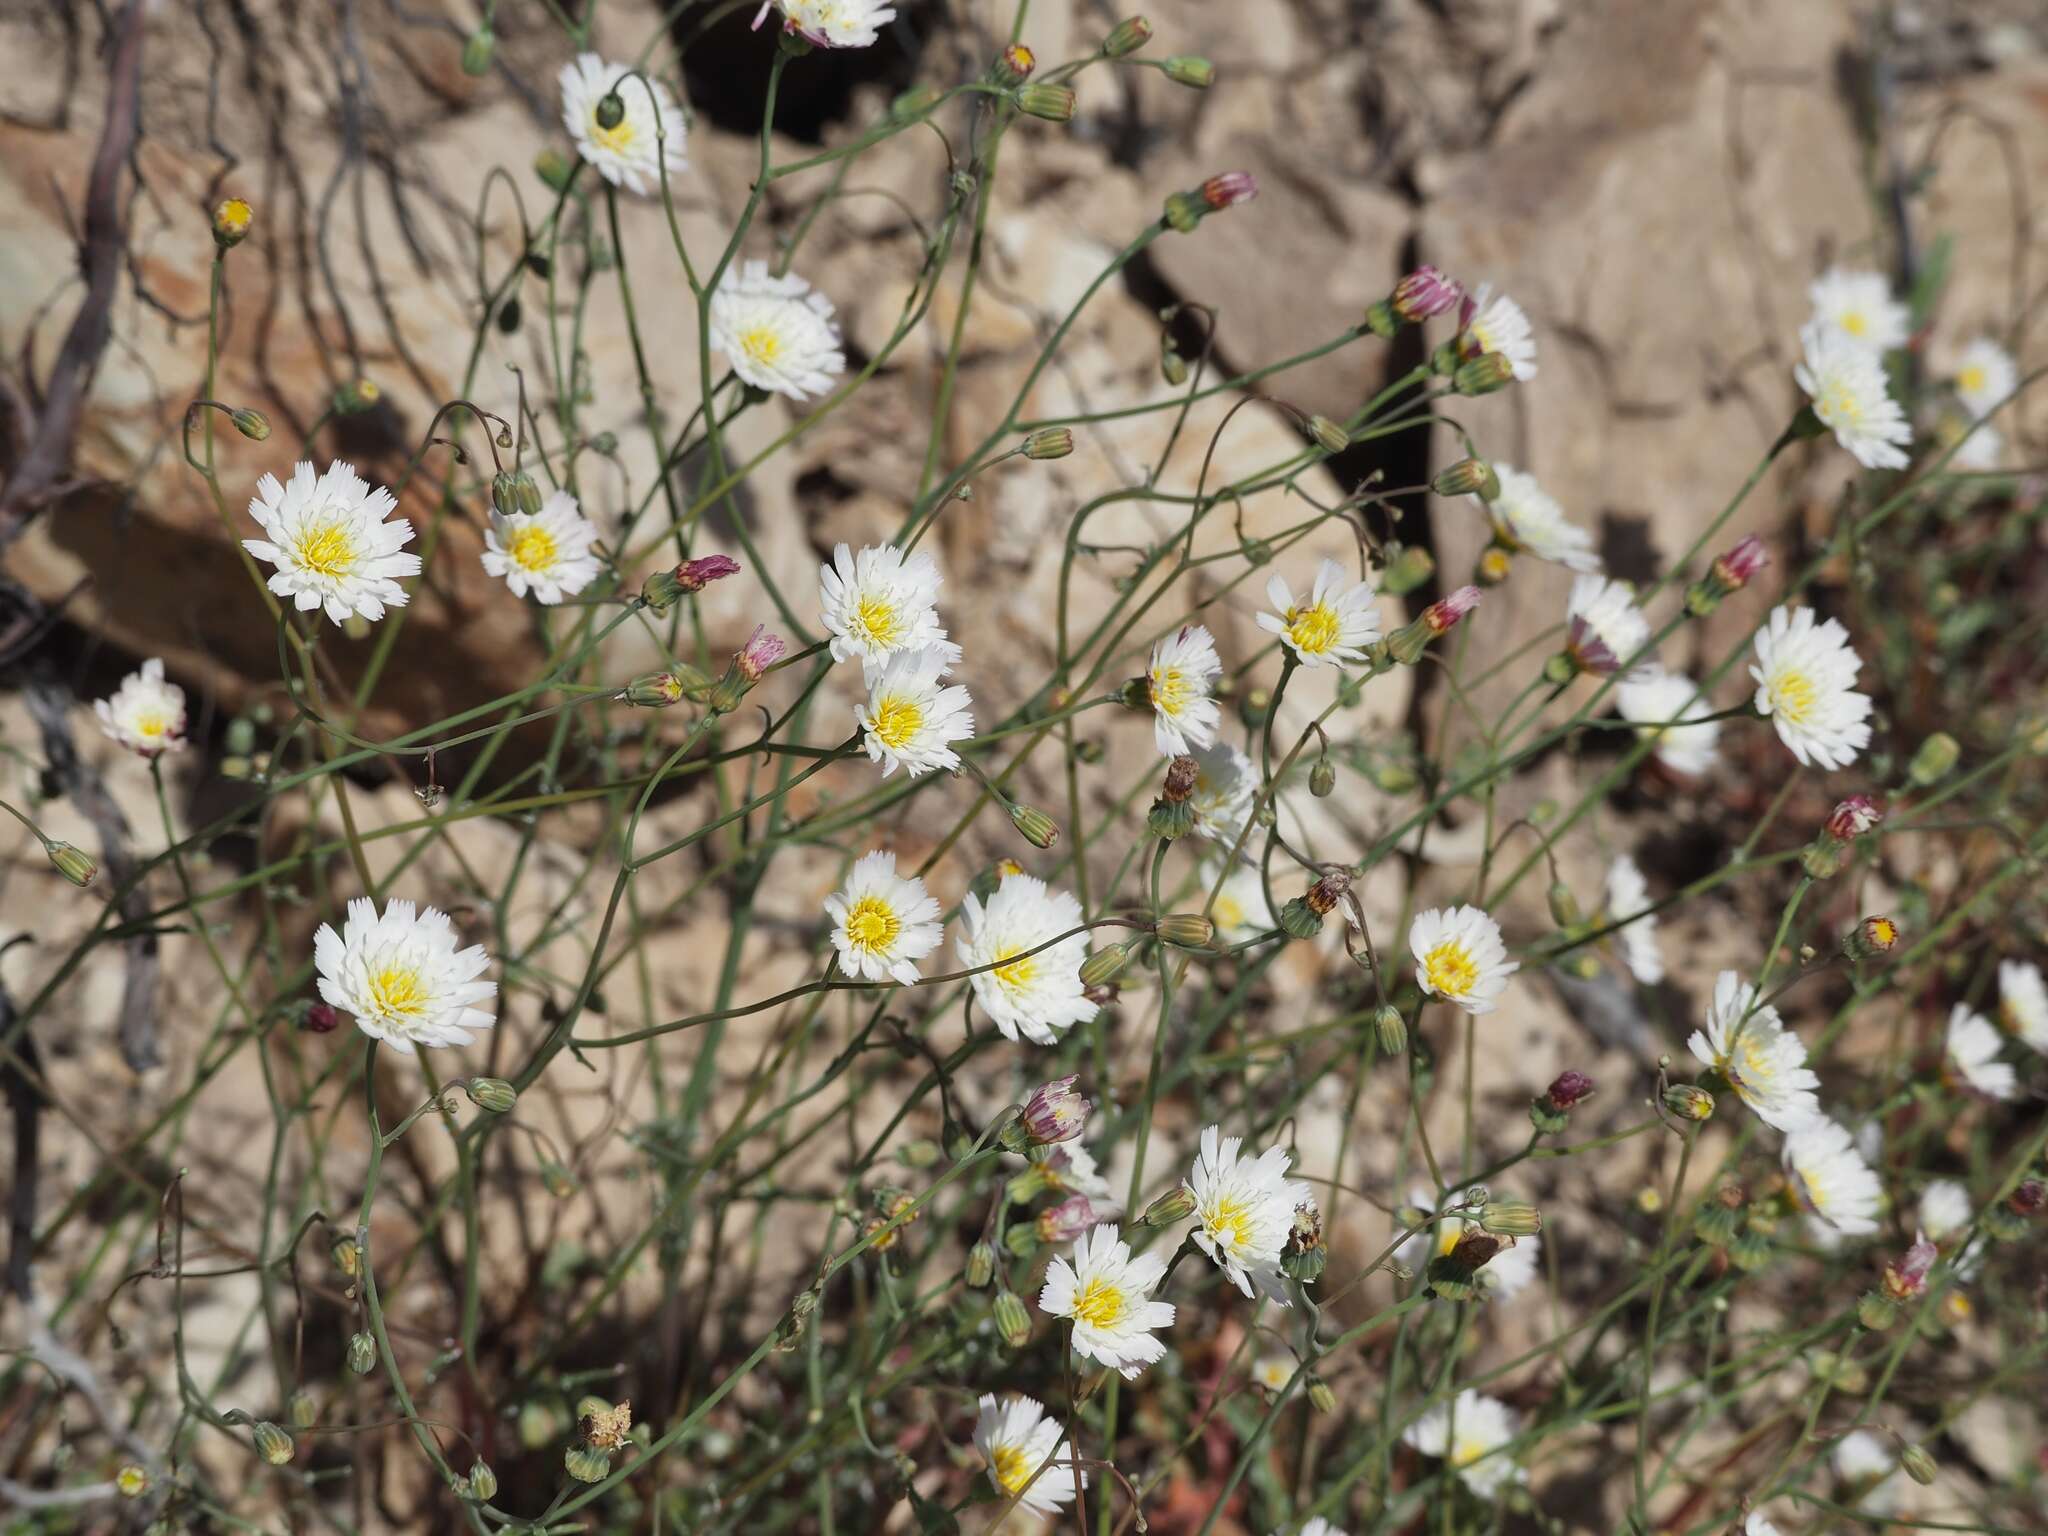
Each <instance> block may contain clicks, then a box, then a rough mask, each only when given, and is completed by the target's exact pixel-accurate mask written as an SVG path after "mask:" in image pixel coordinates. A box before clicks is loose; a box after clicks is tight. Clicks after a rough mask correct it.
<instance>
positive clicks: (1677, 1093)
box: [1664, 1083, 1714, 1120]
mask: <svg viewBox="0 0 2048 1536" xmlns="http://www.w3.org/2000/svg"><path fill="white" fill-rule="evenodd" d="M1664 1107H1665V1108H1666V1109H1668V1110H1670V1111H1671V1113H1672V1114H1674V1115H1676V1116H1677V1117H1678V1118H1679V1119H1681V1120H1705V1119H1707V1118H1708V1117H1709V1116H1711V1115H1712V1114H1713V1113H1714V1096H1713V1095H1712V1094H1711V1093H1709V1092H1707V1090H1706V1089H1704V1088H1696V1087H1694V1086H1693V1085H1692V1084H1691V1083H1673V1084H1672V1085H1671V1086H1670V1087H1669V1088H1666V1089H1665V1090H1664Z"/></svg>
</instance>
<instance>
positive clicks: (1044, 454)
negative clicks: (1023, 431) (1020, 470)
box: [1024, 427, 1074, 459]
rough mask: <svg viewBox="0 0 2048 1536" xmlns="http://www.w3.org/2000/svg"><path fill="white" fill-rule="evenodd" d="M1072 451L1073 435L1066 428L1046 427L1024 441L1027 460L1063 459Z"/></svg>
mask: <svg viewBox="0 0 2048 1536" xmlns="http://www.w3.org/2000/svg"><path fill="white" fill-rule="evenodd" d="M1073 451H1074V434H1073V432H1072V431H1070V430H1069V429H1068V428H1066V427H1046V428H1043V429H1042V430H1040V431H1037V432H1033V433H1032V434H1031V435H1030V436H1029V437H1027V438H1025V439H1024V457H1025V458H1027V459H1064V458H1065V457H1066V456H1067V455H1068V454H1070V453H1072V452H1073Z"/></svg>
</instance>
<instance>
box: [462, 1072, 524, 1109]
mask: <svg viewBox="0 0 2048 1536" xmlns="http://www.w3.org/2000/svg"><path fill="white" fill-rule="evenodd" d="M463 1092H465V1093H467V1094H468V1095H469V1102H470V1103H472V1104H474V1105H475V1106H476V1107H477V1108H478V1109H487V1110H489V1111H490V1112H491V1113H492V1114H494V1115H502V1114H506V1113H509V1112H510V1110H511V1108H512V1106H513V1105H514V1104H517V1103H518V1102H519V1094H518V1092H517V1091H516V1090H514V1088H513V1087H512V1085H511V1084H510V1083H508V1082H506V1081H505V1079H503V1078H502V1077H473V1078H471V1079H470V1080H469V1081H468V1082H467V1083H466V1084H464V1085H463Z"/></svg>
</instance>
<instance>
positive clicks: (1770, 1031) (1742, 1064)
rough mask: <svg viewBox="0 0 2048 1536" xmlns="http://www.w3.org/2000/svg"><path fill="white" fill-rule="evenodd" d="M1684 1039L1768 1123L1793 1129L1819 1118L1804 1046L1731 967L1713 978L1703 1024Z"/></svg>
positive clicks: (1813, 1079) (1813, 1078)
mask: <svg viewBox="0 0 2048 1536" xmlns="http://www.w3.org/2000/svg"><path fill="white" fill-rule="evenodd" d="M1686 1045H1687V1046H1688V1047H1689V1048H1690V1049H1691V1051H1692V1053H1693V1055H1695V1056H1697V1057H1698V1058H1699V1059H1700V1060H1701V1061H1702V1062H1704V1063H1705V1064H1706V1065H1708V1066H1710V1067H1712V1068H1713V1069H1714V1070H1715V1071H1716V1072H1719V1073H1720V1074H1721V1076H1722V1077H1723V1078H1725V1079H1727V1082H1728V1086H1729V1087H1730V1088H1732V1089H1734V1090H1735V1096H1736V1097H1737V1098H1738V1099H1740V1100H1742V1102H1743V1103H1745V1104H1747V1105H1748V1106H1749V1107H1750V1109H1751V1110H1752V1111H1754V1113H1755V1114H1756V1117H1757V1119H1759V1120H1761V1121H1763V1123H1764V1124H1765V1125H1768V1126H1770V1127H1771V1129H1773V1130H1776V1131H1786V1132H1791V1131H1796V1130H1798V1129H1799V1128H1800V1127H1801V1126H1804V1125H1808V1124H1811V1123H1812V1122H1813V1121H1815V1120H1817V1119H1819V1118H1820V1096H1819V1094H1818V1093H1817V1092H1816V1090H1817V1089H1818V1088H1819V1087H1820V1079H1819V1078H1818V1077H1816V1076H1815V1075H1814V1073H1813V1071H1812V1069H1811V1068H1809V1067H1808V1066H1807V1065H1806V1046H1805V1045H1804V1044H1803V1043H1802V1042H1801V1041H1800V1039H1799V1037H1798V1036H1797V1035H1796V1034H1794V1033H1793V1032H1792V1031H1791V1030H1789V1029H1787V1028H1786V1027H1785V1021H1784V1020H1783V1019H1782V1018H1780V1017H1779V1016H1778V1010H1777V1009H1775V1008H1773V1007H1772V1006H1771V1005H1770V1004H1769V1003H1763V1002H1759V1001H1758V1000H1757V992H1756V988H1755V987H1753V986H1751V985H1750V984H1749V983H1748V982H1746V981H1744V980H1743V979H1742V978H1741V977H1740V976H1738V975H1737V974H1736V973H1735V972H1733V971H1723V972H1721V974H1720V975H1719V976H1717V977H1715V978H1714V995H1713V998H1712V999H1711V1000H1710V1001H1709V1002H1708V1004H1707V1027H1706V1029H1705V1030H1703V1031H1702V1030H1697V1029H1696V1030H1694V1031H1693V1032H1692V1038H1691V1039H1689V1040H1688V1041H1686Z"/></svg>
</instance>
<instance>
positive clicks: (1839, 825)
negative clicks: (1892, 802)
mask: <svg viewBox="0 0 2048 1536" xmlns="http://www.w3.org/2000/svg"><path fill="white" fill-rule="evenodd" d="M1883 820H1884V807H1883V806H1881V805H1879V804H1878V803H1877V802H1876V801H1875V800H1873V799H1871V797H1870V796H1868V795H1851V796H1850V797H1849V798H1848V799H1846V800H1844V801H1842V802H1841V803H1840V804H1839V805H1837V806H1836V807H1835V808H1834V810H1832V811H1830V812H1829V813H1828V824H1827V829H1828V836H1830V837H1832V838H1834V839H1835V840H1836V841H1837V842H1842V843H1848V842H1854V841H1855V840H1856V839H1857V838H1859V837H1861V836H1863V834H1864V833H1866V832H1868V831H1870V830H1871V829H1872V828H1874V827H1876V826H1877V825H1878V823H1880V822H1882V821H1883Z"/></svg>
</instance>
